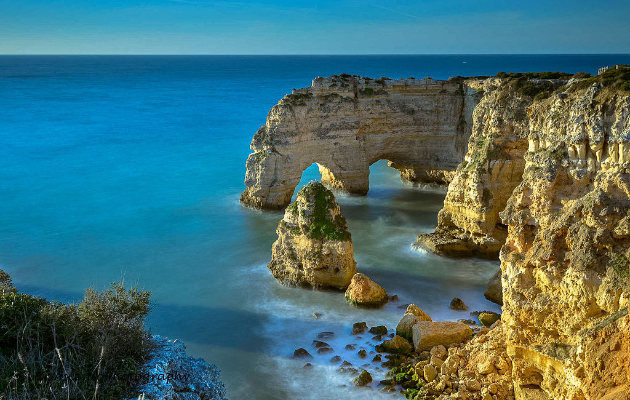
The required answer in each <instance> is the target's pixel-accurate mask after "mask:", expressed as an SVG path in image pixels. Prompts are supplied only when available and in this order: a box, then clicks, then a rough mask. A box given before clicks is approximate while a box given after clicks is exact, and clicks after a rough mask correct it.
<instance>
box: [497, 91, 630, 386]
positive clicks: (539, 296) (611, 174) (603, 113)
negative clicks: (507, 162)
mask: <svg viewBox="0 0 630 400" xmlns="http://www.w3.org/2000/svg"><path fill="white" fill-rule="evenodd" d="M574 86H577V85H576V84H574V85H568V87H567V88H566V91H565V92H563V93H560V94H558V95H557V96H553V97H552V98H550V99H547V100H544V101H539V102H536V103H534V104H533V105H532V107H531V108H530V109H529V113H530V116H529V123H530V134H529V137H528V142H529V146H528V151H527V153H526V154H525V162H526V164H525V170H524V173H523V179H522V182H521V183H520V184H519V185H518V187H516V189H515V190H514V192H513V193H512V196H511V197H510V199H509V200H508V202H507V207H506V209H505V210H504V211H503V212H502V213H501V214H500V215H501V218H502V219H503V222H504V223H505V224H507V225H508V232H509V233H508V236H507V240H506V244H505V246H504V247H503V248H502V250H501V270H502V272H503V300H504V307H503V321H504V324H505V327H506V331H507V334H508V342H509V343H511V344H512V346H513V349H512V351H513V355H514V357H513V358H514V360H515V361H516V362H515V369H518V370H521V371H526V370H527V371H529V372H528V373H524V374H521V376H520V377H519V376H518V375H517V376H516V378H517V380H518V379H520V383H521V384H529V383H531V382H529V381H530V380H531V379H534V380H536V382H533V383H534V384H537V385H540V386H541V387H542V388H543V389H545V391H547V393H549V394H553V395H554V396H555V397H556V398H563V397H569V396H572V395H578V396H582V395H585V394H586V393H585V392H588V387H589V385H588V382H587V380H588V379H590V378H592V375H590V378H589V375H588V374H587V373H585V368H587V367H588V365H589V364H588V361H589V357H588V349H589V346H590V343H592V341H593V340H594V339H593V337H596V336H597V330H598V329H601V328H603V326H604V325H607V324H609V323H610V321H608V322H605V321H606V319H607V318H608V319H610V318H611V316H614V315H618V316H619V314H616V313H624V312H625V313H627V307H628V304H629V297H630V291H629V287H630V284H629V278H630V277H629V275H630V270H629V269H628V268H629V265H628V258H629V257H630V175H628V173H629V172H630V169H629V168H630V96H628V95H627V94H626V93H624V92H614V91H610V90H606V89H605V88H604V89H601V90H600V89H598V87H590V88H588V89H586V90H584V89H582V90H580V89H575V87H574ZM624 309H625V310H624ZM613 319H614V318H613ZM602 321H604V322H602ZM602 323H603V324H604V325H602ZM611 329H612V328H611ZM615 329H616V328H615ZM620 329H621V331H622V336H623V335H624V334H625V336H626V338H627V336H628V331H627V329H628V328H627V324H626V327H625V328H620ZM624 329H625V333H623V331H624ZM593 330H594V331H593ZM613 330H614V329H613ZM593 335H595V336H593ZM558 347H561V348H562V349H563V352H564V353H565V355H564V358H563V359H562V360H561V361H562V362H560V363H557V362H556V364H557V367H555V368H554V373H549V371H548V369H549V368H548V365H547V364H549V363H550V362H552V361H554V362H555V361H557V360H558V357H553V356H552V357H551V359H552V360H551V361H549V360H547V358H549V357H548V356H549V352H550V351H552V350H553V349H554V348H558ZM613 347H614V346H613ZM591 350H593V349H591ZM541 354H542V355H541ZM545 357H547V358H545ZM519 360H520V361H522V365H520V366H519ZM541 360H543V361H541ZM591 361H592V360H591ZM591 364H592V363H591ZM525 367H527V368H529V369H527V368H525ZM591 367H592V365H591ZM598 368H600V367H597V368H596V369H598ZM587 372H588V371H587ZM590 372H591V373H594V372H595V370H591V371H590ZM597 373H598V374H599V375H600V376H602V375H605V374H606V373H610V371H603V370H602V371H598V372H597ZM627 378H628V377H627V375H626V377H625V380H626V381H627Z"/></svg>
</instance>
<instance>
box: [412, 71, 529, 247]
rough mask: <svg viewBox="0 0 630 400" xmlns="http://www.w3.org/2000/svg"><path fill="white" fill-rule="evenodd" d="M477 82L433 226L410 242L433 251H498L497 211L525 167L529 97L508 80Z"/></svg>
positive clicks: (501, 228)
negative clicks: (477, 96)
mask: <svg viewBox="0 0 630 400" xmlns="http://www.w3.org/2000/svg"><path fill="white" fill-rule="evenodd" d="M479 88H480V89H483V90H485V95H484V97H483V98H482V99H481V101H480V103H479V104H478V105H477V107H476V108H475V109H474V112H473V126H472V135H471V137H470V140H469V143H468V152H467V153H466V156H465V157H464V161H463V162H462V163H461V164H460V165H459V166H458V167H457V171H456V173H455V176H454V178H453V181H452V182H451V183H450V184H449V188H448V193H447V195H446V199H445V200H444V207H443V208H442V210H440V212H439V214H438V227H437V228H436V230H435V232H434V233H430V234H422V235H420V236H418V240H417V242H416V245H418V246H422V247H425V248H428V249H429V250H431V251H433V252H436V253H439V254H445V255H449V256H455V257H461V256H465V257H468V256H472V255H481V256H485V257H490V258H494V257H497V256H498V254H499V250H500V248H501V246H502V245H503V243H504V242H505V238H506V235H507V229H506V227H505V226H504V225H503V224H502V223H501V219H500V218H499V212H500V211H503V209H504V208H505V205H506V202H507V199H508V198H509V197H510V195H511V194H512V190H513V189H514V188H515V187H516V186H517V185H518V184H519V183H520V181H521V177H522V174H523V169H524V167H525V160H524V158H523V155H524V154H525V152H526V151H527V138H528V135H529V124H528V119H527V111H526V110H527V107H528V106H529V105H530V104H531V103H532V98H531V97H528V96H519V95H518V94H517V92H516V90H517V89H516V88H515V85H514V83H513V81H511V80H501V79H488V80H486V81H485V82H483V84H482V85H480V87H479Z"/></svg>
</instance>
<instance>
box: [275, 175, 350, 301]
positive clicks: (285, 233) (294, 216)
mask: <svg viewBox="0 0 630 400" xmlns="http://www.w3.org/2000/svg"><path fill="white" fill-rule="evenodd" d="M276 232H277V234H278V240H276V241H275V242H274V244H273V247H272V253H271V261H270V262H269V264H267V267H268V268H269V271H271V273H272V275H273V276H274V277H275V278H276V279H277V280H279V281H280V282H282V283H284V284H287V285H291V286H303V287H313V288H318V289H319V288H329V289H338V290H345V289H346V288H347V287H348V285H349V284H350V280H351V279H352V276H353V275H354V274H355V273H356V272H357V271H356V262H355V261H354V248H353V245H352V241H351V236H350V232H348V228H347V226H346V219H345V218H344V217H343V216H342V215H341V211H340V210H339V205H337V202H336V201H335V196H334V195H333V194H332V192H331V191H330V190H328V189H326V188H325V187H324V186H323V185H322V184H321V183H319V182H310V183H309V184H308V185H306V186H304V187H303V188H302V189H301V190H300V191H299V192H298V194H297V199H296V200H295V201H294V202H293V203H291V204H290V205H289V206H288V207H287V209H286V211H285V213H284V218H283V219H282V220H281V221H280V223H279V224H278V228H277V229H276Z"/></svg>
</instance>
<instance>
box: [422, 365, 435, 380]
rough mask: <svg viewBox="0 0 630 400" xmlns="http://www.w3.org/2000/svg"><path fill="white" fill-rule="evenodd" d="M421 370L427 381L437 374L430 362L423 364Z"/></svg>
mask: <svg viewBox="0 0 630 400" xmlns="http://www.w3.org/2000/svg"><path fill="white" fill-rule="evenodd" d="M423 372H424V379H425V380H426V381H427V382H431V381H433V380H434V379H435V377H436V376H437V374H438V372H437V369H435V367H434V366H433V365H431V364H427V365H425V366H424V369H423Z"/></svg>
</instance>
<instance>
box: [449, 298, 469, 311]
mask: <svg viewBox="0 0 630 400" xmlns="http://www.w3.org/2000/svg"><path fill="white" fill-rule="evenodd" d="M449 308H450V309H451V310H457V311H468V306H467V305H466V303H464V300H462V299H460V298H459V297H455V298H454V299H453V300H451V305H450V306H449Z"/></svg>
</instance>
